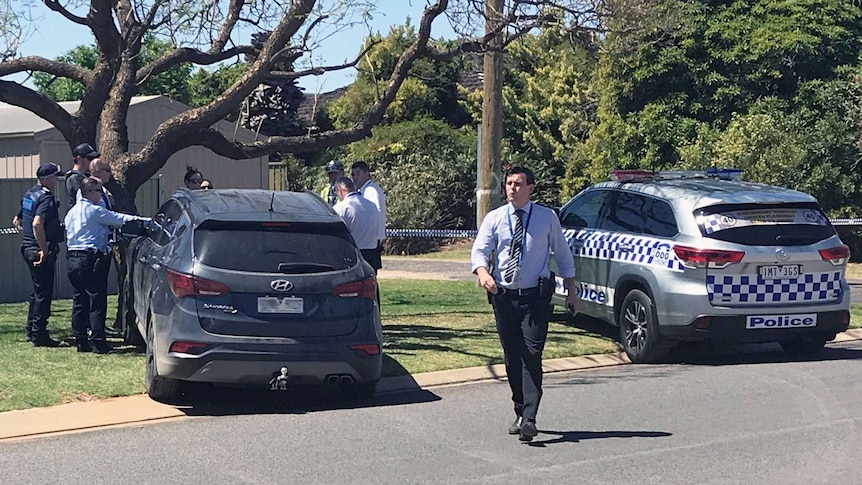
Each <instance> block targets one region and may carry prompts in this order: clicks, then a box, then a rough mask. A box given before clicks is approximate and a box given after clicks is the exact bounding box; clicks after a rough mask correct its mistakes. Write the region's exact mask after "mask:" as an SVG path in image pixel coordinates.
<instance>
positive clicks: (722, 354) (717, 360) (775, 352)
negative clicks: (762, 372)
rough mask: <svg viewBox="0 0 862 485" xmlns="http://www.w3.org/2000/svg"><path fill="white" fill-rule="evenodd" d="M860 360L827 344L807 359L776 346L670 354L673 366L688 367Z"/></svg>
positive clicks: (691, 348) (861, 355)
mask: <svg viewBox="0 0 862 485" xmlns="http://www.w3.org/2000/svg"><path fill="white" fill-rule="evenodd" d="M856 359H862V349H854V348H849V347H847V346H846V345H845V344H841V343H834V344H829V345H827V346H826V347H825V348H823V350H821V351H820V352H817V353H815V354H811V355H796V356H794V355H790V354H788V353H786V352H784V351H783V350H782V349H781V347H780V346H779V345H778V344H776V343H770V344H747V345H715V346H711V345H708V344H688V345H685V346H680V347H678V348H676V349H675V350H674V352H673V354H672V360H673V362H675V363H680V364H691V365H742V364H777V363H782V362H821V361H829V360H856Z"/></svg>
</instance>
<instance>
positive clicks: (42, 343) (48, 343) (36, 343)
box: [30, 337, 60, 347]
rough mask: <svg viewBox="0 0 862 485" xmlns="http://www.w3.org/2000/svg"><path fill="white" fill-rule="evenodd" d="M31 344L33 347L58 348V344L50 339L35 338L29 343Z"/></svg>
mask: <svg viewBox="0 0 862 485" xmlns="http://www.w3.org/2000/svg"><path fill="white" fill-rule="evenodd" d="M30 343H31V344H33V347H59V346H60V342H57V341H56V340H54V339H52V338H51V337H36V338H34V339H33V340H31V341H30Z"/></svg>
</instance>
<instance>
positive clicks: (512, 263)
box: [503, 209, 524, 283]
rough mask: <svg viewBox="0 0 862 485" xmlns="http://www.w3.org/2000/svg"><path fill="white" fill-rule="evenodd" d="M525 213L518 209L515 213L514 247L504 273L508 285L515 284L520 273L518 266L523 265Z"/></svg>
mask: <svg viewBox="0 0 862 485" xmlns="http://www.w3.org/2000/svg"><path fill="white" fill-rule="evenodd" d="M523 215H524V211H522V210H521V209H518V210H516V211H515V227H514V228H512V246H511V248H510V250H509V261H508V263H507V264H506V269H505V271H503V279H504V280H505V281H506V282H507V283H514V282H515V274H516V273H517V271H518V266H520V264H521V261H520V259H521V250H522V248H521V245H522V244H523V241H524V220H523V217H522V216H523Z"/></svg>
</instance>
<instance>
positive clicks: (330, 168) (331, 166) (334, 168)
mask: <svg viewBox="0 0 862 485" xmlns="http://www.w3.org/2000/svg"><path fill="white" fill-rule="evenodd" d="M343 171H344V164H343V163H341V162H339V161H338V160H332V161H330V162H329V163H327V164H326V173H330V172H343Z"/></svg>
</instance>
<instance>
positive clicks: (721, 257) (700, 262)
mask: <svg viewBox="0 0 862 485" xmlns="http://www.w3.org/2000/svg"><path fill="white" fill-rule="evenodd" d="M673 252H674V253H676V257H678V258H679V259H680V260H681V261H682V263H683V264H684V265H686V266H688V267H690V268H706V267H707V266H709V267H710V268H724V267H726V266H728V265H731V264H734V263H738V262H740V261H742V257H743V256H745V251H726V250H723V249H697V248H690V247H688V246H674V247H673Z"/></svg>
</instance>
